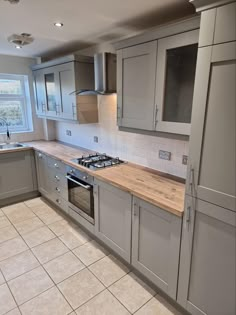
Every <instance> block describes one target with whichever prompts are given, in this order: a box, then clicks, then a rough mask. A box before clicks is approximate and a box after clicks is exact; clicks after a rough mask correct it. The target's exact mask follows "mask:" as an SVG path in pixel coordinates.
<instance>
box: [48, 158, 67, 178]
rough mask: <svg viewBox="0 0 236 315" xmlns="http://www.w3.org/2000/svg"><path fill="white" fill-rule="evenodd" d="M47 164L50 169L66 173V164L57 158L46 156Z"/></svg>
mask: <svg viewBox="0 0 236 315" xmlns="http://www.w3.org/2000/svg"><path fill="white" fill-rule="evenodd" d="M48 166H49V167H50V168H52V169H55V170H57V172H59V173H61V174H66V165H65V164H64V163H62V162H60V161H59V160H56V159H53V158H51V157H49V156H48Z"/></svg>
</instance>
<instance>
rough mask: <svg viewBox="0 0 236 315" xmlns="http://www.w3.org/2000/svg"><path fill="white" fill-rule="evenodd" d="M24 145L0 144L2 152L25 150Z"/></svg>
mask: <svg viewBox="0 0 236 315" xmlns="http://www.w3.org/2000/svg"><path fill="white" fill-rule="evenodd" d="M23 147H24V144H21V143H0V150H8V149H17V148H23Z"/></svg>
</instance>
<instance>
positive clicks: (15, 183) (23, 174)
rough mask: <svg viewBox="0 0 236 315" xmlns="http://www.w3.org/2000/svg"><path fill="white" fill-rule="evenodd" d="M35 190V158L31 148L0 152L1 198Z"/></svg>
mask: <svg viewBox="0 0 236 315" xmlns="http://www.w3.org/2000/svg"><path fill="white" fill-rule="evenodd" d="M34 191H37V180H36V172H35V159H34V153H33V151H32V150H24V151H15V152H10V153H1V155H0V205H1V200H3V199H8V198H12V197H14V198H15V197H17V196H20V195H23V194H28V193H31V192H34Z"/></svg>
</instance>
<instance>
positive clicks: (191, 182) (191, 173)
mask: <svg viewBox="0 0 236 315" xmlns="http://www.w3.org/2000/svg"><path fill="white" fill-rule="evenodd" d="M189 176H190V178H189V185H190V190H191V192H192V191H193V185H194V168H193V167H192V166H191V168H190V175H189Z"/></svg>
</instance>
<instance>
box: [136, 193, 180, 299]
mask: <svg viewBox="0 0 236 315" xmlns="http://www.w3.org/2000/svg"><path fill="white" fill-rule="evenodd" d="M181 224H182V219H181V218H179V217H177V216H175V215H173V214H171V213H169V212H167V211H165V210H162V209H160V208H158V207H155V206H153V205H151V204H149V203H147V202H145V201H143V200H140V199H137V198H134V203H133V230H132V264H133V265H134V266H135V267H136V268H137V269H138V270H139V271H140V272H141V273H143V274H144V275H145V276H146V277H147V278H149V279H150V280H151V281H152V282H153V283H154V284H155V285H157V286H158V287H159V288H160V289H161V290H163V291H164V292H166V293H167V294H168V295H169V296H171V297H172V298H173V299H176V293H177V279H178V267H179V250H180V236H181Z"/></svg>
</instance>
